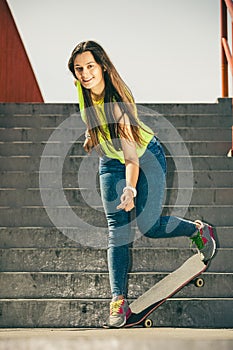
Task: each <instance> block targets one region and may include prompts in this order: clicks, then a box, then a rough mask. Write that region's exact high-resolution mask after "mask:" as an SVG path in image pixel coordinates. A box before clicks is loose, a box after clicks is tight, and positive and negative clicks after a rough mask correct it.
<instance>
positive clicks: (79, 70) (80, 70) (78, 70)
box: [75, 67, 83, 73]
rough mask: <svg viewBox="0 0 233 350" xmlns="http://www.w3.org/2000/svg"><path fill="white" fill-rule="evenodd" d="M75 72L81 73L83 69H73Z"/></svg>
mask: <svg viewBox="0 0 233 350" xmlns="http://www.w3.org/2000/svg"><path fill="white" fill-rule="evenodd" d="M75 70H76V71H77V72H79V73H81V72H82V70H83V69H82V68H81V67H75Z"/></svg>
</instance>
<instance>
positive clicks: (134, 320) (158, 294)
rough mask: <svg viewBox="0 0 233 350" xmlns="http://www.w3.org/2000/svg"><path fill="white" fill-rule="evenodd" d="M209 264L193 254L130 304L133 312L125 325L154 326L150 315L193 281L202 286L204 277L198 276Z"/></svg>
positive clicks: (197, 285)
mask: <svg viewBox="0 0 233 350" xmlns="http://www.w3.org/2000/svg"><path fill="white" fill-rule="evenodd" d="M207 266H208V265H207V264H206V263H204V262H203V261H202V260H201V258H200V255H199V254H195V255H193V256H191V258H189V259H188V260H186V261H185V262H184V263H183V265H181V266H180V267H179V268H178V269H177V270H175V271H173V272H171V273H170V274H169V275H168V276H166V277H164V278H163V279H162V280H160V281H159V282H158V283H156V284H155V285H154V286H153V287H151V288H150V289H149V290H148V291H146V292H145V293H144V294H143V295H141V296H140V297H139V298H138V299H136V300H135V301H133V302H132V303H131V304H130V305H129V307H130V309H131V311H132V314H131V316H130V317H129V318H128V320H127V322H126V324H125V325H124V327H125V328H127V327H133V326H143V327H146V328H150V327H152V326H153V322H152V320H151V319H150V318H149V317H148V316H149V315H150V314H151V313H152V312H153V311H154V310H156V309H157V308H158V307H159V306H161V305H162V304H163V303H164V302H165V301H166V300H167V299H168V298H171V297H172V296H173V295H174V294H176V293H177V292H178V291H179V290H180V289H182V288H183V287H184V286H186V285H187V284H188V283H190V282H192V281H193V282H194V284H195V285H196V287H202V286H203V285H204V279H203V278H200V277H199V278H197V277H198V276H199V275H200V274H201V273H202V272H204V271H205V270H206V269H207Z"/></svg>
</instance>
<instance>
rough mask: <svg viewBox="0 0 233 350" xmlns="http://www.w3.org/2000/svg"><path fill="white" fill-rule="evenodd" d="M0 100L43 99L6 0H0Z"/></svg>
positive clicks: (25, 100)
mask: <svg viewBox="0 0 233 350" xmlns="http://www.w3.org/2000/svg"><path fill="white" fill-rule="evenodd" d="M0 102H44V100H43V97H42V94H41V91H40V88H39V85H38V83H37V80H36V77H35V74H34V72H33V69H32V66H31V63H30V61H29V58H28V56H27V53H26V50H25V48H24V45H23V42H22V40H21V38H20V35H19V33H18V30H17V27H16V24H15V21H14V19H13V17H12V14H11V11H10V9H9V6H8V4H7V2H6V0H0Z"/></svg>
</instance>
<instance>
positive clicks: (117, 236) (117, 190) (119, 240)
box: [99, 137, 196, 296]
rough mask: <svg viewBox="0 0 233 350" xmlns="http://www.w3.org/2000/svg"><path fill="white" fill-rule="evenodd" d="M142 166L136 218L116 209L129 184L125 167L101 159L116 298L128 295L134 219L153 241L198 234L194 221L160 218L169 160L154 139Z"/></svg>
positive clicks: (112, 161) (143, 158) (136, 200)
mask: <svg viewBox="0 0 233 350" xmlns="http://www.w3.org/2000/svg"><path fill="white" fill-rule="evenodd" d="M139 166H140V170H139V177H138V182H137V197H136V198H135V210H133V212H134V217H133V215H132V212H126V211H124V210H118V209H116V207H117V205H118V204H119V203H120V196H121V195H122V191H123V188H124V187H125V185H126V182H125V165H124V164H122V163H121V162H120V161H118V160H116V159H110V158H108V157H106V156H103V157H102V158H100V167H99V173H100V189H101V197H102V201H103V206H104V211H105V215H106V219H107V222H108V229H109V245H108V268H109V278H110V286H111V291H112V295H113V296H116V295H121V294H122V295H124V296H126V290H127V274H128V268H129V263H130V257H129V244H130V243H131V242H132V241H133V239H134V237H133V234H132V230H131V226H132V223H133V221H134V220H136V222H137V226H138V228H139V230H140V232H141V233H142V234H143V235H145V236H146V237H150V238H169V237H178V236H187V237H190V236H192V235H193V234H194V233H195V231H196V225H195V224H194V223H193V222H191V221H188V220H185V219H181V218H178V217H176V216H161V213H162V209H163V200H164V193H165V186H166V158H165V154H164V151H163V148H162V146H161V144H160V142H159V141H158V140H157V139H156V138H155V137H153V139H152V140H151V142H150V143H149V144H148V147H147V149H146V151H145V153H144V154H143V155H142V157H141V158H140V159H139ZM135 217H136V218H135Z"/></svg>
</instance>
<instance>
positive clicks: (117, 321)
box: [103, 299, 131, 328]
mask: <svg viewBox="0 0 233 350" xmlns="http://www.w3.org/2000/svg"><path fill="white" fill-rule="evenodd" d="M130 315H131V310H130V308H129V305H128V302H127V300H126V299H117V300H113V301H112V302H111V303H110V316H109V319H108V322H107V323H106V324H104V326H103V327H104V328H120V327H123V326H124V325H125V324H126V321H127V319H128V318H129V316H130Z"/></svg>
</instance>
